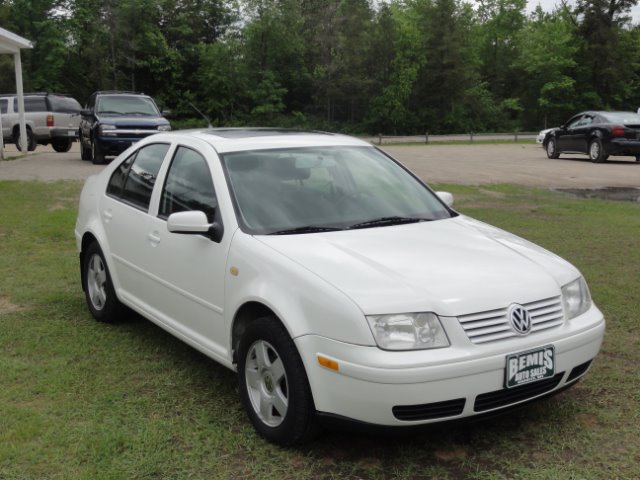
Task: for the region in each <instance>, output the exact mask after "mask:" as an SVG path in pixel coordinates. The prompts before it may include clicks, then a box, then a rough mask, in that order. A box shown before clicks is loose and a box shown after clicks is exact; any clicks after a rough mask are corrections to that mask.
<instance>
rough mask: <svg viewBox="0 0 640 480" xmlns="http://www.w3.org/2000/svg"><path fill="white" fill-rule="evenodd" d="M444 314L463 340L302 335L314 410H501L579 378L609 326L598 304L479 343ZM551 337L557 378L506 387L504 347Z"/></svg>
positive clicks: (361, 416)
mask: <svg viewBox="0 0 640 480" xmlns="http://www.w3.org/2000/svg"><path fill="white" fill-rule="evenodd" d="M444 320H445V321H446V322H447V325H446V326H445V328H447V331H448V333H450V332H451V331H454V333H453V336H454V337H456V338H457V340H456V341H455V342H454V341H453V339H452V346H451V347H449V348H444V349H436V350H423V351H414V352H388V351H383V350H380V349H379V348H377V347H369V346H358V345H350V344H345V343H342V342H338V341H335V340H331V339H327V338H324V337H319V336H315V335H306V336H303V337H298V338H296V339H295V342H296V344H297V346H298V350H299V352H300V354H301V356H302V359H303V362H304V364H305V367H306V370H307V375H308V377H309V383H310V386H311V390H312V392H313V398H314V401H315V406H316V410H317V411H318V412H320V413H322V414H329V415H333V416H339V417H343V418H348V419H351V420H356V421H359V422H365V423H368V424H373V425H384V426H410V425H421V424H427V423H433V422H440V421H443V420H455V419H462V418H465V417H471V416H475V415H483V414H487V413H490V412H496V411H499V410H501V409H504V408H508V407H511V406H514V405H517V404H520V403H526V402H528V401H530V400H531V399H534V398H537V397H543V396H546V395H548V394H549V393H550V392H553V391H556V390H560V389H563V388H564V387H566V386H567V385H569V384H572V383H574V382H575V381H577V379H578V378H580V377H581V376H582V375H583V374H584V373H586V371H587V370H588V368H589V366H590V363H589V362H590V361H591V360H593V358H594V357H595V356H596V355H597V353H598V351H599V349H600V345H601V343H602V338H603V335H604V328H605V322H604V319H603V317H602V313H600V311H599V310H598V309H597V308H596V307H593V308H591V309H590V310H589V311H588V312H587V313H585V314H584V315H581V316H580V317H578V318H576V319H573V320H571V321H569V322H566V324H565V325H563V326H561V327H558V328H556V329H552V331H551V332H547V333H545V334H542V333H541V334H539V335H535V336H530V337H521V338H517V339H513V340H509V341H505V342H499V343H497V344H492V345H482V346H479V345H473V344H471V342H468V343H466V344H465V342H464V339H465V338H466V336H465V335H464V333H462V334H461V335H460V332H459V331H456V325H458V327H459V323H458V321H457V319H455V318H447V319H444ZM460 329H461V327H460ZM450 336H451V335H450ZM550 344H552V345H554V347H555V352H556V357H555V358H556V376H555V377H554V378H553V379H548V380H542V381H539V382H533V383H530V384H527V385H525V386H521V387H515V388H512V389H505V388H504V378H505V365H506V355H508V354H511V353H516V352H521V351H525V350H528V349H530V348H535V347H538V346H543V345H550ZM318 355H322V356H325V357H328V358H330V359H332V360H334V361H336V362H338V364H339V371H338V372H336V371H334V370H330V369H327V368H325V367H322V366H320V365H319V363H318V360H317V356H318ZM407 412H408V414H407ZM421 412H423V413H421Z"/></svg>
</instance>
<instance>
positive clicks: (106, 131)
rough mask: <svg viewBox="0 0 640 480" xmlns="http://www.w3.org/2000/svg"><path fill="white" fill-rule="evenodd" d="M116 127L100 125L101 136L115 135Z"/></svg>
mask: <svg viewBox="0 0 640 480" xmlns="http://www.w3.org/2000/svg"><path fill="white" fill-rule="evenodd" d="M115 129H116V126H115V125H100V135H115V134H116V132H114V130H115Z"/></svg>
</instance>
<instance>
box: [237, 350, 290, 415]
mask: <svg viewBox="0 0 640 480" xmlns="http://www.w3.org/2000/svg"><path fill="white" fill-rule="evenodd" d="M244 377H245V381H246V385H247V392H248V393H249V399H250V400H251V406H252V407H253V410H254V411H255V413H256V414H257V415H258V417H259V418H260V420H261V421H262V422H264V423H265V425H268V426H270V427H277V426H279V425H280V424H281V423H282V422H283V421H284V419H285V417H286V415H287V410H288V408H289V389H288V383H287V374H286V372H285V369H284V364H283V362H282V359H281V358H280V355H278V352H277V351H276V350H275V348H273V346H272V345H271V344H270V343H269V342H266V341H265V340H258V341H256V342H254V343H253V344H252V345H251V347H250V348H249V351H248V352H247V360H246V362H245V368H244Z"/></svg>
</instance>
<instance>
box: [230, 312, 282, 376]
mask: <svg viewBox="0 0 640 480" xmlns="http://www.w3.org/2000/svg"><path fill="white" fill-rule="evenodd" d="M267 316H272V317H273V318H275V319H276V320H277V321H278V322H280V323H281V324H282V326H283V327H284V328H285V330H287V332H289V335H291V332H290V331H289V329H288V328H287V326H286V325H285V324H284V322H283V321H282V320H281V319H280V317H279V316H278V315H277V314H276V313H275V312H274V311H273V309H271V308H270V307H268V306H267V305H265V304H264V303H262V302H259V301H256V300H250V301H247V302H245V303H243V304H242V305H241V306H240V307H239V308H238V309H237V310H236V312H235V315H234V316H233V320H232V323H231V362H232V363H234V364H237V363H238V358H237V354H238V345H239V343H240V339H241V338H242V334H243V333H244V332H245V331H246V329H247V326H248V325H249V324H250V323H251V322H254V321H256V320H257V319H259V318H262V317H267Z"/></svg>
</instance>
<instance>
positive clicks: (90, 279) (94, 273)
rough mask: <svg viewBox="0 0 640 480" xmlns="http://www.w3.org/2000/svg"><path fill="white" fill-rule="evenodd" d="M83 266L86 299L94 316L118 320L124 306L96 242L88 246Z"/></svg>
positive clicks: (101, 320) (104, 319) (106, 320)
mask: <svg viewBox="0 0 640 480" xmlns="http://www.w3.org/2000/svg"><path fill="white" fill-rule="evenodd" d="M82 268H83V275H82V281H83V283H84V285H83V288H84V294H85V300H86V302H87V306H88V307H89V311H90V312H91V315H93V318H95V319H96V320H98V321H100V322H108V323H111V322H114V321H115V320H118V319H119V318H120V316H121V314H122V311H123V308H124V307H123V305H122V304H121V303H120V301H119V300H118V297H116V292H115V290H114V288H113V282H112V281H111V275H110V274H109V269H108V268H107V262H106V261H105V259H104V255H103V253H102V250H101V249H100V247H99V246H98V244H97V243H96V242H93V243H92V244H91V245H89V248H87V251H86V253H85V255H84V264H83V266H82Z"/></svg>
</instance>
